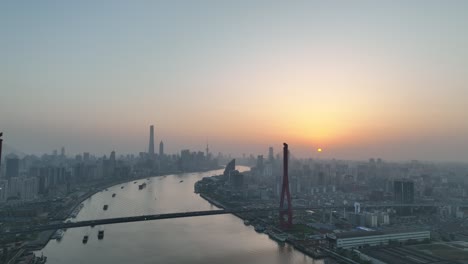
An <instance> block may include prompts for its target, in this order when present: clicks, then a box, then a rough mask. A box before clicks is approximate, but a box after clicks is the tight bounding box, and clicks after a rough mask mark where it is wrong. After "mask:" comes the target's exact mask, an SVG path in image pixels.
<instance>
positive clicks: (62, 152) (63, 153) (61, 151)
mask: <svg viewBox="0 0 468 264" xmlns="http://www.w3.org/2000/svg"><path fill="white" fill-rule="evenodd" d="M60 156H62V157H65V147H62V149H60Z"/></svg>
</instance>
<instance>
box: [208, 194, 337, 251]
mask: <svg viewBox="0 0 468 264" xmlns="http://www.w3.org/2000/svg"><path fill="white" fill-rule="evenodd" d="M199 195H200V197H201V198H203V199H204V200H206V201H207V202H209V203H210V204H212V205H214V206H216V207H219V208H222V209H225V210H228V209H230V208H228V207H227V206H225V205H224V204H222V203H221V202H219V201H217V200H215V199H213V198H212V197H210V196H208V195H207V194H204V193H199ZM233 215H235V216H237V217H238V218H240V219H241V220H243V221H248V220H249V219H247V218H246V217H245V216H243V215H242V214H238V213H234V214H233ZM274 229H275V230H276V231H280V232H283V231H281V230H279V229H278V228H274ZM257 232H258V231H257ZM265 234H267V235H269V237H270V239H272V240H274V241H276V242H278V243H280V244H281V243H284V242H285V243H287V244H289V245H291V246H292V247H294V249H296V250H298V251H300V252H302V253H304V254H305V255H307V256H309V257H312V258H315V259H319V258H326V257H328V255H327V254H325V253H324V252H323V251H322V250H320V249H318V248H310V247H307V246H305V245H303V244H302V243H300V241H296V240H293V239H290V238H287V239H285V240H284V241H282V240H278V239H277V238H276V236H272V235H270V233H268V232H265ZM286 234H287V233H286Z"/></svg>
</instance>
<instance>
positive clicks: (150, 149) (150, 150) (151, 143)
mask: <svg viewBox="0 0 468 264" xmlns="http://www.w3.org/2000/svg"><path fill="white" fill-rule="evenodd" d="M148 154H150V155H152V156H154V126H153V125H151V126H150V138H149V146H148Z"/></svg>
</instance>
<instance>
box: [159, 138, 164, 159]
mask: <svg viewBox="0 0 468 264" xmlns="http://www.w3.org/2000/svg"><path fill="white" fill-rule="evenodd" d="M159 156H164V143H163V142H162V140H161V142H159Z"/></svg>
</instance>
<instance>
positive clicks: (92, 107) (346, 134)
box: [0, 0, 468, 161]
mask: <svg viewBox="0 0 468 264" xmlns="http://www.w3.org/2000/svg"><path fill="white" fill-rule="evenodd" d="M467 14H468V1H455V0H453V1H426V0H425V1H280V2H275V1H251V0H245V1H244V0H240V1H219V0H213V1H189V0H186V1H177V0H176V1H167V2H163V1H114V0H113V1H110V0H109V1H17V0H14V1H5V0H4V1H0V130H2V131H4V139H5V142H6V143H7V144H8V145H10V146H13V147H15V148H17V149H19V150H21V151H23V152H26V153H42V152H51V151H52V150H53V149H59V148H60V147H61V146H65V148H66V149H67V152H68V153H78V152H83V151H90V152H94V153H99V154H102V153H108V152H110V151H111V150H113V149H115V150H116V151H117V152H118V153H137V152H139V151H145V150H147V144H148V133H149V125H150V124H154V125H155V130H156V141H157V142H159V140H161V139H163V140H164V142H165V143H166V149H167V150H168V151H169V152H176V151H179V150H180V149H181V148H184V147H185V148H191V149H203V148H204V145H205V143H206V141H207V140H208V141H209V142H210V145H211V149H212V150H213V151H214V152H218V151H223V152H225V153H232V154H241V153H246V154H249V153H260V152H263V153H265V154H266V152H267V148H268V146H269V145H273V146H275V147H276V148H275V150H280V146H281V143H282V142H284V141H287V142H289V144H290V148H291V150H292V151H293V153H295V154H296V156H302V157H316V155H317V154H316V152H315V151H314V149H316V148H317V147H322V148H323V149H324V152H323V153H322V154H321V155H322V156H323V157H336V158H349V159H362V158H369V157H382V158H384V159H393V160H405V159H421V160H456V161H468V86H467V85H468V15H467Z"/></svg>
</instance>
